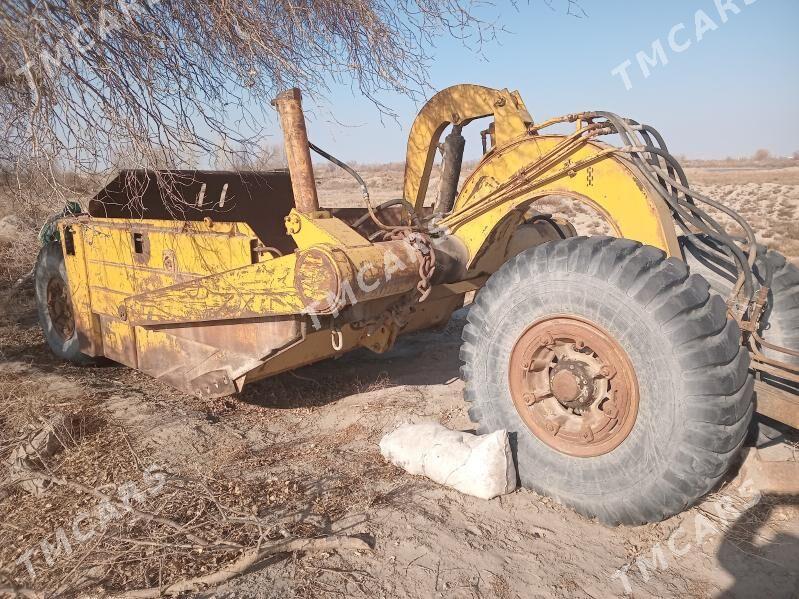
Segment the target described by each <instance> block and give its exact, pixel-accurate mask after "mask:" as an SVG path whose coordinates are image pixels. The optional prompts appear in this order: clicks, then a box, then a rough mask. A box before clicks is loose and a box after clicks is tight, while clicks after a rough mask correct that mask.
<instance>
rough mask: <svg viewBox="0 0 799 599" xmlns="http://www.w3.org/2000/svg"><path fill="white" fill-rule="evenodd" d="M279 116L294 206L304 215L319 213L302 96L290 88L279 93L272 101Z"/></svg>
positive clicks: (294, 88)
mask: <svg viewBox="0 0 799 599" xmlns="http://www.w3.org/2000/svg"><path fill="white" fill-rule="evenodd" d="M272 105H273V106H275V107H276V108H277V112H278V114H279V115H280V127H281V129H283V139H284V141H285V145H286V161H287V162H288V166H289V174H290V175H291V188H292V190H293V191H294V205H295V206H296V207H297V210H299V211H300V212H304V213H306V214H307V213H309V212H316V211H318V210H319V197H318V196H317V193H316V180H315V179H314V174H313V163H312V162H311V150H310V148H309V147H308V131H307V129H306V128H305V115H304V114H303V112H302V94H301V93H300V90H299V89H297V88H296V87H293V88H291V89H289V90H287V91H284V92H281V93H280V94H278V96H277V98H275V99H274V100H272Z"/></svg>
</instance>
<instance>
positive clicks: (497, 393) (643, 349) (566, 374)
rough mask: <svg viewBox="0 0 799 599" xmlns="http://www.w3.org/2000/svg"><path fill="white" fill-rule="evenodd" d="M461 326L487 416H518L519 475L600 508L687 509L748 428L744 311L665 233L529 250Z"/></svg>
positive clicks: (468, 366) (650, 518)
mask: <svg viewBox="0 0 799 599" xmlns="http://www.w3.org/2000/svg"><path fill="white" fill-rule="evenodd" d="M463 339H464V343H463V346H462V350H461V358H462V359H463V361H464V366H463V369H462V372H463V378H464V380H465V382H466V387H465V392H464V395H465V398H466V400H467V401H469V402H471V408H470V410H469V414H470V416H471V417H472V420H474V421H475V422H477V423H479V431H480V432H490V431H494V430H498V429H505V430H507V431H508V432H509V434H510V438H511V443H512V447H513V448H514V452H515V457H516V463H517V470H518V474H519V479H520V482H521V484H522V485H523V486H525V487H528V488H531V489H534V490H535V491H538V492H539V493H543V494H546V495H550V496H552V497H554V498H555V499H557V500H558V501H560V502H561V503H563V504H566V505H569V506H571V507H573V508H574V509H575V510H577V511H578V512H580V513H582V514H584V515H586V516H589V517H597V518H598V519H599V520H601V521H603V522H605V523H608V524H620V523H623V524H642V523H645V522H654V521H659V520H662V519H664V518H667V517H669V516H671V515H673V514H676V513H678V512H680V511H682V510H683V509H685V508H686V507H687V506H688V505H690V504H691V503H693V502H694V501H696V500H697V499H698V498H699V497H701V496H702V495H704V494H705V493H707V492H708V491H709V490H710V489H712V488H713V486H714V485H715V484H716V483H717V482H718V481H719V479H720V478H721V477H722V476H723V475H724V474H725V473H726V471H727V470H728V468H729V467H730V465H731V464H732V462H733V460H734V459H735V457H736V456H737V454H738V451H739V449H740V447H741V445H742V443H743V441H744V438H745V435H746V430H747V427H748V424H749V421H750V419H751V415H752V409H753V406H752V387H753V379H752V377H751V376H750V375H749V372H748V366H749V357H748V354H747V352H746V351H745V350H744V349H743V348H742V347H741V345H740V343H739V330H738V327H737V325H736V323H735V322H733V321H731V320H727V317H726V306H725V305H724V302H723V301H722V300H721V298H719V297H718V296H716V295H713V296H711V295H710V293H709V292H708V284H707V282H706V281H705V280H704V279H702V278H701V277H699V276H689V274H688V269H687V267H686V266H685V264H684V263H683V262H681V261H680V260H677V259H673V258H666V256H665V254H664V253H663V252H661V251H660V250H658V249H656V248H653V247H649V246H642V245H641V244H639V243H636V242H633V241H629V240H624V239H613V238H609V237H593V238H585V237H577V238H572V239H567V240H562V241H553V242H550V243H546V244H543V245H541V246H539V247H536V248H533V249H531V250H527V251H525V252H522V253H521V254H519V255H518V256H517V257H516V258H514V259H513V260H511V261H510V262H508V263H507V264H505V265H504V266H503V267H502V268H501V269H500V270H499V271H497V272H496V273H495V274H494V275H492V277H491V278H490V279H489V280H488V282H487V284H486V286H485V287H484V288H483V289H482V290H481V291H480V293H479V294H478V296H477V298H476V299H475V302H474V304H473V306H472V308H471V310H470V312H469V317H468V324H467V326H466V327H465V329H464V333H463Z"/></svg>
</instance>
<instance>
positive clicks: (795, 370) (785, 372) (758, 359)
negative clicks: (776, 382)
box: [749, 333, 799, 383]
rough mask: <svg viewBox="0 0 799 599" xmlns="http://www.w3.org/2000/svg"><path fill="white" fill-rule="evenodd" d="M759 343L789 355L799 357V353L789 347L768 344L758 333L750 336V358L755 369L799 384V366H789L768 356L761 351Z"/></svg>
mask: <svg viewBox="0 0 799 599" xmlns="http://www.w3.org/2000/svg"><path fill="white" fill-rule="evenodd" d="M758 343H760V344H762V345H764V346H765V347H768V348H769V349H773V350H775V351H779V352H783V353H787V354H789V355H799V352H796V351H794V350H791V349H788V348H787V347H780V346H779V345H774V344H772V343H768V342H766V341H764V340H763V339H762V338H761V337H760V335H758V334H757V333H751V334H750V336H749V356H750V358H751V359H752V362H753V363H754V368H756V369H757V370H761V371H763V372H768V373H769V374H774V375H777V376H779V377H782V378H785V379H787V380H789V381H793V382H796V383H799V366H796V365H794V364H788V363H787V362H782V361H781V360H775V359H774V358H770V357H768V356H766V355H765V354H764V353H763V352H762V351H760V348H759V347H758Z"/></svg>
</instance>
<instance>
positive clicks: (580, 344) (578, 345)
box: [574, 339, 585, 351]
mask: <svg viewBox="0 0 799 599" xmlns="http://www.w3.org/2000/svg"><path fill="white" fill-rule="evenodd" d="M584 348H585V342H584V341H581V340H580V339H578V340H577V341H575V342H574V349H576V350H577V351H579V350H581V349H584Z"/></svg>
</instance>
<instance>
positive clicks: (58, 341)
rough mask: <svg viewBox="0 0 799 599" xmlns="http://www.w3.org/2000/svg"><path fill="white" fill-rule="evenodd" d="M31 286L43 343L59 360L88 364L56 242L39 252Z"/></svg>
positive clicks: (59, 245)
mask: <svg viewBox="0 0 799 599" xmlns="http://www.w3.org/2000/svg"><path fill="white" fill-rule="evenodd" d="M34 285H35V288H36V305H37V308H38V312H39V324H40V325H41V327H42V333H43V334H44V338H45V340H46V341H47V345H49V346H50V349H51V350H52V351H53V353H54V354H55V355H56V356H58V357H59V358H61V359H63V360H68V361H70V362H75V363H76V364H89V363H91V362H92V358H90V357H89V356H87V355H85V354H83V353H82V352H81V351H80V343H79V340H78V331H77V328H76V326H75V315H74V311H73V308H72V301H71V299H70V294H69V285H68V283H67V273H66V267H65V266H64V253H63V250H62V248H61V244H60V243H59V242H57V241H55V242H51V243H48V244H46V245H44V246H43V247H42V249H41V251H40V252H39V256H38V258H37V259H36V270H35V276H34Z"/></svg>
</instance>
